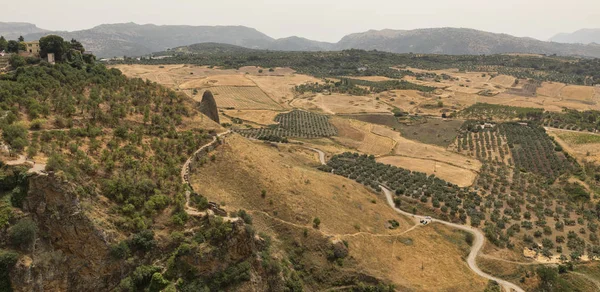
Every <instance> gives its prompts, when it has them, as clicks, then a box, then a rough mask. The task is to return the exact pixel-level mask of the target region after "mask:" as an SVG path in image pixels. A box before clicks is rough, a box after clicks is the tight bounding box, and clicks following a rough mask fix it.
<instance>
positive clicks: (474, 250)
mask: <svg viewBox="0 0 600 292" xmlns="http://www.w3.org/2000/svg"><path fill="white" fill-rule="evenodd" d="M308 149H311V150H313V151H316V152H317V153H319V160H321V164H326V163H327V162H326V161H325V153H324V152H323V151H321V150H318V149H314V148H308ZM381 189H382V190H383V193H384V194H385V197H386V200H387V202H388V204H389V205H390V207H392V208H393V209H394V210H395V211H396V212H398V213H400V214H402V215H404V216H407V217H410V218H413V220H415V223H416V224H421V223H420V221H421V220H425V219H426V216H419V215H414V214H411V213H408V212H405V211H402V210H400V209H398V208H396V205H394V199H393V195H392V192H391V191H390V190H389V189H387V188H386V187H384V186H381ZM427 220H430V221H431V222H437V223H440V224H444V225H447V226H450V227H453V228H457V229H460V230H464V231H467V232H470V233H472V234H473V235H475V240H474V241H473V245H472V246H471V252H470V253H469V257H468V258H467V264H468V265H469V268H470V269H471V270H472V271H473V272H475V273H476V274H477V275H479V276H481V277H484V278H486V279H489V280H493V281H496V282H498V284H500V285H501V286H502V287H503V288H504V290H505V291H509V292H510V291H517V292H525V290H523V289H521V288H520V287H519V286H517V285H515V284H513V283H511V282H508V281H506V280H502V279H499V278H496V277H494V276H492V275H488V274H486V273H484V272H483V271H482V270H480V269H479V267H478V266H477V261H476V258H477V255H478V254H479V251H481V248H482V247H483V244H484V242H485V237H484V236H483V233H481V231H479V229H476V228H474V227H471V226H466V225H460V224H454V223H450V222H447V221H443V220H439V219H427ZM416 226H418V225H415V226H413V228H411V229H410V230H412V229H414V228H415V227H416Z"/></svg>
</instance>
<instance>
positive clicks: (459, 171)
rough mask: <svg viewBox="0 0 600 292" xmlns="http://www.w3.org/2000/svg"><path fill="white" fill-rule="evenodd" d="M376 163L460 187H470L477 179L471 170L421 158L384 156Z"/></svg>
mask: <svg viewBox="0 0 600 292" xmlns="http://www.w3.org/2000/svg"><path fill="white" fill-rule="evenodd" d="M377 161H378V162H381V163H385V164H390V165H394V166H398V167H402V168H405V169H410V170H412V171H418V172H424V173H427V174H435V176H437V177H439V178H441V179H443V180H445V181H449V182H451V183H453V184H456V185H458V186H461V187H466V186H470V185H472V184H473V182H474V181H475V178H476V177H477V173H476V172H474V171H472V170H468V169H464V168H460V167H456V166H454V165H450V164H447V163H443V162H437V161H432V160H427V159H421V158H412V157H404V156H386V157H381V158H378V159H377Z"/></svg>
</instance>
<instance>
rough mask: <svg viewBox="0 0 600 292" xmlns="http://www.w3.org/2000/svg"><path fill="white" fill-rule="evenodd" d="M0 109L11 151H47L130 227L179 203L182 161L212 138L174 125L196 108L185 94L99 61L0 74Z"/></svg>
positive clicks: (51, 162) (55, 165)
mask: <svg viewBox="0 0 600 292" xmlns="http://www.w3.org/2000/svg"><path fill="white" fill-rule="evenodd" d="M48 96H53V98H47V97H48ZM0 109H1V110H3V111H4V112H5V114H6V117H5V119H4V120H3V121H2V128H3V129H4V130H5V131H3V137H4V139H5V141H6V142H7V144H8V145H9V146H11V150H12V151H13V152H17V153H18V152H21V151H22V150H23V149H24V147H26V146H27V147H28V148H27V153H28V155H30V156H31V155H35V154H37V153H41V154H43V155H45V156H47V157H49V159H48V163H47V170H52V171H55V172H56V171H61V172H62V173H64V175H65V176H66V177H67V178H68V179H70V180H72V181H76V182H78V183H80V185H81V188H82V190H85V191H84V192H85V193H87V194H94V193H97V192H102V193H103V194H104V195H105V196H107V197H108V198H110V199H111V200H113V201H114V202H115V203H117V204H118V206H119V207H117V208H118V211H119V212H120V213H121V214H123V215H125V216H126V217H128V218H130V219H129V220H125V221H123V222H119V225H120V226H122V227H124V228H125V229H130V230H141V229H145V228H146V227H148V226H149V224H150V222H149V221H147V220H148V218H149V217H151V216H152V215H153V214H155V213H156V211H159V210H161V209H163V208H165V207H166V206H167V205H169V204H171V203H172V204H175V205H177V206H179V208H182V204H183V192H184V189H183V186H182V185H181V182H180V181H179V176H178V174H179V171H180V169H181V165H182V164H183V161H185V159H186V157H187V156H188V155H190V154H191V153H192V152H193V151H194V150H195V149H197V148H198V146H199V145H202V144H203V143H205V142H206V141H208V139H209V135H208V134H207V133H205V132H203V131H202V130H201V129H197V130H188V131H178V130H177V127H178V125H180V124H181V123H182V120H183V118H185V117H186V116H190V115H191V114H192V113H191V112H190V110H189V109H188V107H186V102H185V100H184V98H183V97H181V96H180V95H178V94H176V93H175V92H172V91H170V90H167V89H164V88H162V87H160V86H158V85H156V84H153V83H150V82H146V81H142V80H141V79H127V78H126V77H125V76H123V75H122V74H121V72H120V71H118V70H115V69H106V68H105V67H104V66H103V65H99V64H88V65H86V66H85V68H81V69H79V68H77V66H75V67H74V66H73V65H72V64H64V63H61V64H57V65H55V66H48V65H41V66H37V67H24V68H20V69H19V70H17V71H16V72H14V73H12V74H8V75H5V76H4V77H3V80H0ZM24 114H27V115H26V116H25V115H24ZM24 117H27V119H25V120H24V119H23V118H24ZM40 118H41V119H44V121H45V122H39V121H37V122H36V119H40ZM37 123H41V124H43V125H39V124H38V125H36V124H37ZM27 124H29V125H33V128H34V129H36V128H40V130H31V131H28V128H29V127H27V126H26V125H27ZM84 148H85V149H87V150H86V151H85V152H84V150H83V149H84ZM96 177H98V178H99V179H93V178H96Z"/></svg>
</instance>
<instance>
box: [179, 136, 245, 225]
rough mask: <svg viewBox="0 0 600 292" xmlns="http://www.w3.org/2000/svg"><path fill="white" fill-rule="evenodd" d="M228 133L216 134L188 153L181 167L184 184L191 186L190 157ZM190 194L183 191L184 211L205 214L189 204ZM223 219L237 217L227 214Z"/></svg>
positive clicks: (227, 219)
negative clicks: (209, 140)
mask: <svg viewBox="0 0 600 292" xmlns="http://www.w3.org/2000/svg"><path fill="white" fill-rule="evenodd" d="M229 133H231V130H229V131H227V132H223V133H220V134H217V135H216V136H214V137H213V140H212V141H211V142H210V143H208V144H205V145H204V146H202V147H200V148H198V150H196V151H194V153H192V155H190V157H188V159H187V160H186V161H185V163H184V164H183V167H182V168H181V181H182V182H183V183H184V184H187V185H190V186H191V184H190V181H189V176H190V163H192V159H194V158H195V157H196V155H197V154H198V153H200V152H201V151H203V150H204V149H206V148H208V147H210V146H212V145H214V144H215V143H216V142H217V141H218V140H219V139H218V138H220V137H223V136H226V135H228V134H229ZM191 194H192V192H191V191H189V190H187V191H185V206H184V209H185V212H186V213H187V214H188V215H190V216H196V217H203V216H206V212H201V211H198V210H197V209H196V208H194V207H192V206H190V196H191ZM223 219H224V220H225V221H236V220H237V218H230V217H228V216H225V217H223Z"/></svg>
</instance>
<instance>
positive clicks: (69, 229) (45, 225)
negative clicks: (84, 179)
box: [11, 175, 121, 291]
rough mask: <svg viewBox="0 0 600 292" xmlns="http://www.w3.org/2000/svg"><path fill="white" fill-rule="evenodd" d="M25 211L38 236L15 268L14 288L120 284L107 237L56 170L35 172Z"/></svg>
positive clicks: (82, 287)
mask: <svg viewBox="0 0 600 292" xmlns="http://www.w3.org/2000/svg"><path fill="white" fill-rule="evenodd" d="M23 211H24V212H25V214H27V213H28V216H30V217H31V219H33V220H34V222H35V223H36V224H37V227H38V236H37V238H36V240H35V241H34V243H33V246H31V248H30V251H29V252H30V253H29V254H28V255H25V256H22V257H21V258H20V259H19V262H18V263H17V265H16V267H15V268H14V269H13V271H12V272H11V282H12V286H13V288H14V290H15V291H108V290H110V289H111V288H113V287H114V285H116V284H117V283H119V280H120V274H121V273H120V269H119V265H118V263H117V262H115V261H113V260H111V259H110V257H109V248H108V246H109V245H108V239H107V237H106V236H105V234H104V232H103V231H102V230H101V229H100V228H98V227H97V226H95V224H94V222H92V220H91V219H90V218H89V217H87V216H86V215H85V212H84V211H83V210H82V206H81V204H80V202H79V200H78V196H77V195H76V192H75V186H73V185H71V184H69V183H66V182H63V181H61V180H60V179H58V178H57V177H56V176H54V175H49V176H43V175H37V176H32V177H31V178H30V179H29V193H28V196H27V198H26V200H25V202H24V206H23Z"/></svg>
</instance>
